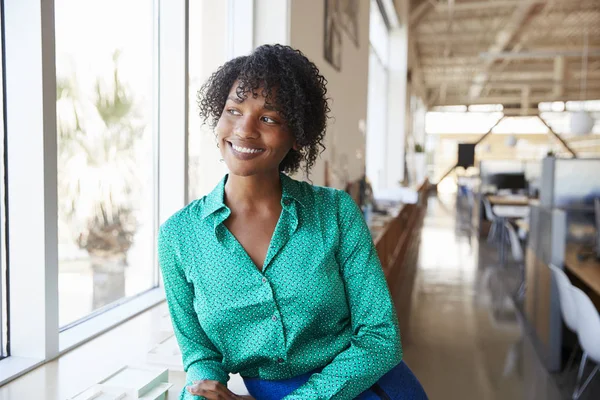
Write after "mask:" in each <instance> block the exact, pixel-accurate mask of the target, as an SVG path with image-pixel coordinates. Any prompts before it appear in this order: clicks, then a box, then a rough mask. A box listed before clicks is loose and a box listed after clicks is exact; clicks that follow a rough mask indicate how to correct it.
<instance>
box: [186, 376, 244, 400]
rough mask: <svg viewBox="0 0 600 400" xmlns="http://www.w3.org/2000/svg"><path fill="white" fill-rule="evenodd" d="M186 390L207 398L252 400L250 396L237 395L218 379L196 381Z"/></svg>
mask: <svg viewBox="0 0 600 400" xmlns="http://www.w3.org/2000/svg"><path fill="white" fill-rule="evenodd" d="M186 389H187V391H188V392H190V393H191V394H193V395H195V396H204V397H206V398H207V399H208V400H254V397H252V396H238V395H237V394H235V393H233V392H231V391H230V390H229V389H227V387H226V386H224V385H223V384H222V383H221V382H218V381H209V380H205V381H196V382H194V384H193V385H192V386H188V387H187V388H186Z"/></svg>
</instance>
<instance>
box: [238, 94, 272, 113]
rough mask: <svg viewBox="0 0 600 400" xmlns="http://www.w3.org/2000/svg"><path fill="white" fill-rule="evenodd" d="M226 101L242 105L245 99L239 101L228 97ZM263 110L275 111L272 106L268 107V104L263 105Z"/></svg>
mask: <svg viewBox="0 0 600 400" xmlns="http://www.w3.org/2000/svg"><path fill="white" fill-rule="evenodd" d="M227 100H231V101H233V102H235V103H237V104H242V103H243V102H244V100H246V99H240V98H239V97H237V96H228V97H227ZM263 108H264V109H265V110H269V111H277V109H276V108H275V107H274V106H272V105H269V104H265V105H263Z"/></svg>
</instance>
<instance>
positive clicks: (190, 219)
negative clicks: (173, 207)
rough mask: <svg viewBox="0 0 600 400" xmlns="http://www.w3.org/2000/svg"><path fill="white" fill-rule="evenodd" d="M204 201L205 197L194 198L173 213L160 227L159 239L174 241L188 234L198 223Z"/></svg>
mask: <svg viewBox="0 0 600 400" xmlns="http://www.w3.org/2000/svg"><path fill="white" fill-rule="evenodd" d="M204 201H205V198H204V197H203V198H201V199H198V200H194V201H192V202H191V203H190V204H188V205H187V206H185V207H183V208H181V209H180V210H179V211H177V212H175V213H174V214H173V215H171V216H170V217H169V218H168V219H167V220H166V221H165V222H164V223H162V224H161V226H160V228H159V232H158V238H159V241H160V240H161V239H162V240H163V241H164V240H166V239H169V241H173V240H175V239H176V238H178V237H181V236H182V235H186V234H187V233H188V232H189V230H190V229H191V228H192V227H193V226H194V224H197V223H198V220H199V216H200V215H201V214H202V207H203V204H204Z"/></svg>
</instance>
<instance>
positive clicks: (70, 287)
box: [55, 0, 156, 327]
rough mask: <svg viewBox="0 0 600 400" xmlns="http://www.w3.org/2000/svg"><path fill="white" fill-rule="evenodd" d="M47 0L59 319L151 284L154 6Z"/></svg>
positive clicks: (142, 0)
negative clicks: (52, 52) (52, 24)
mask: <svg viewBox="0 0 600 400" xmlns="http://www.w3.org/2000/svg"><path fill="white" fill-rule="evenodd" d="M55 5H56V7H55V10H56V11H55V13H56V14H55V18H56V74H57V129H58V132H57V135H58V202H59V207H58V208H59V210H58V211H59V218H58V234H59V249H58V252H59V303H60V305H59V307H60V309H59V320H60V326H61V327H64V326H65V325H68V324H70V323H72V322H74V321H76V320H79V319H81V318H83V317H86V316H88V315H89V314H90V313H91V312H93V311H96V310H99V309H101V308H102V307H105V306H107V305H111V304H115V302H117V301H120V300H123V299H126V298H128V297H131V296H134V295H137V294H139V293H142V292H144V291H146V290H148V289H151V288H152V287H154V286H156V269H155V262H154V221H155V218H154V216H155V214H156V213H155V204H154V201H153V200H152V199H154V197H155V196H154V184H155V179H154V168H153V151H152V150H153V143H154V140H153V119H154V118H153V109H155V107H154V103H155V102H154V85H153V83H154V78H153V71H154V70H155V66H154V5H153V2H152V1H148V0H127V1H122V0H102V1H100V0H96V1H80V0H56V1H55Z"/></svg>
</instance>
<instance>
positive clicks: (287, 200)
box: [283, 199, 291, 206]
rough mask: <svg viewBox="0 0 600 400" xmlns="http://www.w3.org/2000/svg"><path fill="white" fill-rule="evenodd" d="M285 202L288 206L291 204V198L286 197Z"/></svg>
mask: <svg viewBox="0 0 600 400" xmlns="http://www.w3.org/2000/svg"><path fill="white" fill-rule="evenodd" d="M283 204H285V205H286V206H289V205H290V204H291V202H290V200H289V199H285V200H284V201H283Z"/></svg>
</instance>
